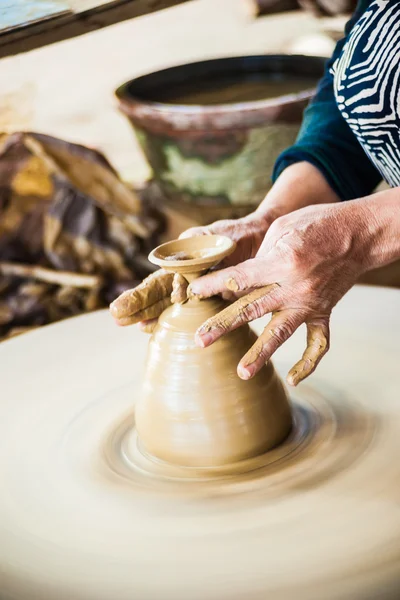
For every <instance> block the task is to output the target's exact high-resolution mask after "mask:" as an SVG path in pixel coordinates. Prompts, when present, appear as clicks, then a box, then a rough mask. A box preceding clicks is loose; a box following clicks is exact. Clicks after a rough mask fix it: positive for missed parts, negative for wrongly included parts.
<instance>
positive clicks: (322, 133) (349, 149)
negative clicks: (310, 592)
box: [273, 0, 382, 200]
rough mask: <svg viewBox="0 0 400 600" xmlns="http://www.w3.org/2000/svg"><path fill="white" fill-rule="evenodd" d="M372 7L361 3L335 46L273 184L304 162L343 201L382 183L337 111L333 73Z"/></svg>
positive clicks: (364, 0) (366, 1) (277, 166)
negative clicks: (348, 40) (288, 169)
mask: <svg viewBox="0 0 400 600" xmlns="http://www.w3.org/2000/svg"><path fill="white" fill-rule="evenodd" d="M370 4H372V1H371V0H360V1H359V2H358V5H357V9H356V11H355V13H354V15H353V17H352V18H351V19H350V21H349V22H348V23H347V25H346V28H345V37H344V38H343V39H342V40H341V41H340V42H339V43H338V44H337V45H336V48H335V51H334V53H333V55H332V57H331V59H330V60H329V61H328V62H327V65H326V68H325V74H324V77H323V78H322V80H321V81H320V83H319V85H318V88H317V92H316V95H315V97H314V99H313V100H312V102H311V103H310V104H309V106H308V107H307V109H306V110H305V112H304V117H303V123H302V126H301V129H300V132H299V135H298V137H297V140H296V143H295V144H294V145H293V146H291V147H290V148H288V149H287V150H285V151H284V152H283V153H282V154H281V155H280V156H279V157H278V159H277V161H276V164H275V168H274V172H273V181H275V180H276V179H277V177H278V176H279V175H280V174H281V173H282V171H283V170H284V169H285V168H286V167H288V166H289V165H292V164H294V163H297V162H301V161H307V162H309V163H311V164H313V165H314V166H316V167H317V168H318V169H319V170H320V171H321V172H322V174H323V175H324V176H325V178H326V179H327V181H328V182H329V184H330V186H331V187H332V188H333V189H334V190H335V192H336V193H337V194H338V196H339V197H340V198H341V199H342V200H351V199H354V198H360V197H362V196H366V195H368V194H370V193H372V192H373V190H374V189H375V188H376V186H377V185H378V184H379V183H380V181H381V180H382V177H381V175H380V173H379V172H378V170H377V169H376V168H375V166H374V165H373V164H372V163H371V161H370V160H369V158H368V156H367V155H366V154H365V152H364V150H363V149H362V147H361V145H360V144H359V142H358V140H357V138H356V137H355V135H354V133H353V132H352V130H351V129H350V127H349V125H348V124H347V123H346V121H345V119H344V118H343V117H342V115H341V113H340V111H339V109H338V107H337V104H336V99H335V95H334V89H333V75H332V73H331V72H330V69H331V67H332V65H333V63H334V62H335V60H336V59H337V58H338V57H339V56H340V54H341V52H342V49H343V46H344V45H345V43H346V38H347V36H348V35H349V33H350V31H351V29H352V27H353V26H354V25H355V23H356V22H357V21H358V19H359V18H360V16H361V15H362V13H363V12H364V11H365V10H366V9H367V8H368V7H369V5H370Z"/></svg>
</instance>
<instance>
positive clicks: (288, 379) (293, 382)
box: [286, 376, 299, 387]
mask: <svg viewBox="0 0 400 600" xmlns="http://www.w3.org/2000/svg"><path fill="white" fill-rule="evenodd" d="M286 383H287V384H288V385H290V386H291V387H296V385H297V384H298V383H299V382H298V381H297V380H296V379H295V378H294V377H289V376H288V377H286Z"/></svg>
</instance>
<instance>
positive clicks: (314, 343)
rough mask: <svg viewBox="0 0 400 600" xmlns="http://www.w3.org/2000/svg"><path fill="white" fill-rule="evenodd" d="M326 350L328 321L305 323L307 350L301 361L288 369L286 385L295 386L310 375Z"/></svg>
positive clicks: (327, 344) (327, 346)
mask: <svg viewBox="0 0 400 600" xmlns="http://www.w3.org/2000/svg"><path fill="white" fill-rule="evenodd" d="M328 350H329V321H328V320H327V319H326V320H325V319H324V320H319V321H314V322H309V323H307V348H306V349H305V351H304V354H303V356H302V358H301V360H299V361H298V362H297V363H296V364H295V365H294V367H293V368H292V369H290V371H289V373H288V376H287V382H288V384H289V385H297V384H298V383H300V381H303V379H305V378H306V377H308V376H309V375H311V373H313V372H314V371H315V369H316V368H317V365H318V363H319V362H320V360H321V359H322V358H323V356H325V354H326V353H327V352H328Z"/></svg>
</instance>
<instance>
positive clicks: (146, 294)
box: [110, 269, 173, 324]
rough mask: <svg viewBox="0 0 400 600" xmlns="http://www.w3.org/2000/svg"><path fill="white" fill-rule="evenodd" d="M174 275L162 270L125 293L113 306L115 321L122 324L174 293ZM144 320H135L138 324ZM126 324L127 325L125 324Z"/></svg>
mask: <svg viewBox="0 0 400 600" xmlns="http://www.w3.org/2000/svg"><path fill="white" fill-rule="evenodd" d="M172 281H173V274H172V273H167V272H166V271H164V270H162V269H160V270H159V271H156V272H155V273H152V274H151V275H149V276H148V277H146V279H144V280H143V282H142V283H141V284H139V285H138V286H137V287H135V288H134V289H132V290H127V291H126V292H123V293H122V294H121V295H120V296H119V297H118V298H117V299H116V300H114V302H112V304H111V305H110V311H111V314H112V316H113V317H114V319H116V320H117V321H118V323H119V324H121V321H126V319H129V318H131V317H133V316H134V315H136V314H137V313H139V312H140V311H143V310H146V309H148V308H149V307H151V306H152V305H156V304H157V303H159V302H161V301H162V300H164V299H165V298H169V297H170V295H171V293H172ZM142 320H143V319H139V320H137V319H136V320H135V321H133V322H135V323H137V322H138V321H142ZM124 324H125V323H124Z"/></svg>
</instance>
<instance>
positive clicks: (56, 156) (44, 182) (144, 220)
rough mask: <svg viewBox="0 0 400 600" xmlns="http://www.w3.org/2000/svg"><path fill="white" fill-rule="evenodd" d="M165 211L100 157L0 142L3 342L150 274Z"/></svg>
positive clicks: (31, 138)
mask: <svg viewBox="0 0 400 600" xmlns="http://www.w3.org/2000/svg"><path fill="white" fill-rule="evenodd" d="M162 229H163V219H162V216H161V214H160V213H159V212H158V211H157V210H155V208H154V207H152V206H151V203H150V202H149V201H148V198H147V199H146V202H143V201H142V199H141V198H140V197H139V195H138V194H137V193H135V192H134V191H132V190H131V189H130V188H129V187H128V186H127V185H125V184H124V183H123V182H122V181H121V180H120V179H119V177H118V175H117V173H116V172H115V170H114V169H113V168H112V167H111V165H110V164H109V163H108V162H107V160H106V159H105V158H104V156H102V155H101V154H100V153H99V152H97V151H95V150H91V149H88V148H85V147H83V146H79V145H75V144H70V143H67V142H64V141H62V140H58V139H55V138H52V137H49V136H45V135H41V134H35V133H18V134H13V135H1V136H0V339H2V338H6V337H11V336H13V335H16V334H18V333H20V332H22V331H25V330H28V329H32V328H34V327H37V326H40V325H43V324H46V323H50V322H52V321H56V320H58V319H62V318H65V317H68V316H71V315H74V314H78V313H80V312H83V311H88V310H95V309H97V308H100V307H102V306H106V305H107V304H108V303H109V302H110V301H111V300H112V299H114V298H115V296H117V295H118V294H119V293H120V292H121V291H123V290H124V289H126V288H128V287H132V286H133V285H136V284H137V283H138V282H140V281H141V280H142V279H143V277H145V276H146V275H148V274H149V273H150V272H151V271H152V270H153V267H152V266H151V265H150V264H149V263H148V261H147V258H146V257H147V254H148V252H149V251H150V250H151V248H153V247H154V245H156V243H157V240H158V235H159V234H160V233H161V231H162Z"/></svg>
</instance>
